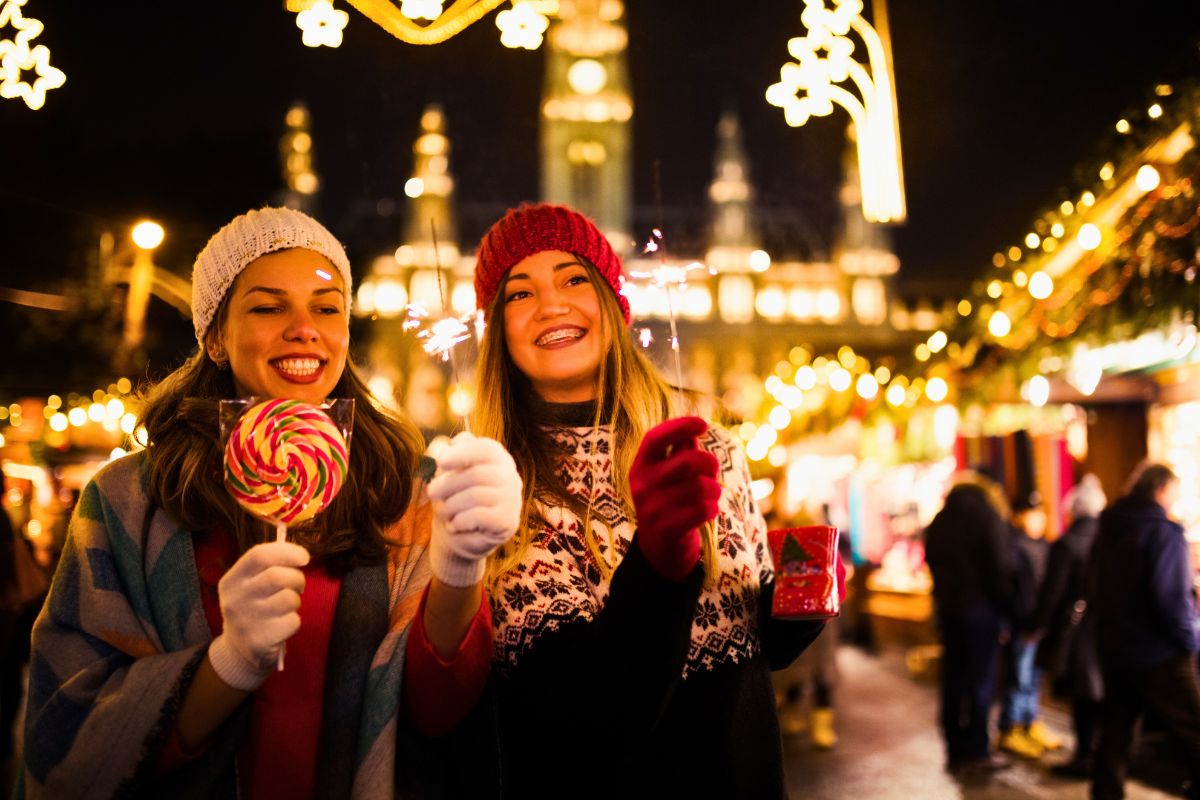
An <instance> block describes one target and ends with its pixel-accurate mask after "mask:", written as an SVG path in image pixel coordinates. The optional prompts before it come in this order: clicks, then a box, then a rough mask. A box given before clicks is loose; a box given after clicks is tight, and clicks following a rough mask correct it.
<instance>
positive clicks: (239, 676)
mask: <svg viewBox="0 0 1200 800" xmlns="http://www.w3.org/2000/svg"><path fill="white" fill-rule="evenodd" d="M308 558H309V556H308V551H307V550H305V549H304V548H303V547H301V546H300V545H298V544H292V543H291V542H270V543H269V544H260V545H255V546H254V547H251V548H250V549H249V550H247V551H246V552H245V553H243V554H242V557H241V558H239V559H238V560H237V562H236V563H235V564H234V565H233V566H232V567H230V568H229V571H228V572H226V573H225V577H223V578H221V582H220V583H218V584H217V595H218V596H219V598H220V601H221V616H222V617H223V618H224V627H223V630H222V632H221V635H220V636H218V637H217V638H216V639H214V640H213V643H212V644H210V645H209V646H208V660H209V661H210V662H212V666H213V670H214V671H215V672H216V673H217V676H218V677H219V678H220V679H221V680H223V681H225V683H227V684H229V685H230V686H232V687H233V688H235V689H242V690H245V691H253V690H255V689H257V688H258V687H259V686H262V684H263V681H265V680H266V679H267V676H268V675H270V674H271V672H272V671H273V670H274V669H275V661H276V659H277V658H278V657H279V653H280V652H281V651H282V650H283V643H284V642H286V641H287V640H288V639H290V638H292V636H293V635H294V634H295V633H296V631H298V630H300V614H299V613H297V612H298V611H299V609H300V593H301V592H302V591H304V573H303V572H301V571H300V569H299V568H300V567H303V566H304V565H305V564H307V563H308Z"/></svg>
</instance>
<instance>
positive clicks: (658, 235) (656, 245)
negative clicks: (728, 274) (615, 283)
mask: <svg viewBox="0 0 1200 800" xmlns="http://www.w3.org/2000/svg"><path fill="white" fill-rule="evenodd" d="M642 252H643V253H647V254H649V253H657V254H658V256H659V258H660V259H661V263H660V264H659V265H658V266H657V267H655V268H654V269H652V270H649V271H644V270H630V271H629V276H630V277H631V278H638V279H640V280H648V281H649V282H650V285H652V286H654V287H656V288H659V289H662V290H663V291H664V292H665V293H666V296H667V319H668V320H670V323H671V352H672V353H673V354H674V357H675V383H676V386H677V387H678V388H679V389H683V364H682V362H681V361H680V357H679V330H678V328H677V327H676V325H675V301H674V298H673V297H672V296H671V289H672V287H674V288H676V289H679V290H680V291H683V290H684V289H686V288H687V283H688V275H689V274H690V273H692V272H697V271H702V272H704V273H705V274H708V275H716V274H717V272H716V270H714V269H712V268H711V267H707V266H705V265H704V264H701V263H700V262H698V261H694V262H692V263H691V264H685V265H683V266H678V265H674V264H668V263H667V251H666V248H665V247H663V234H662V229H661V228H654V229H653V230H652V231H651V233H650V240H649V241H647V242H646V245H645V247H643V248H642ZM650 341H652V336H651V335H650V329H649V328H643V329H642V331H641V342H642V347H648V346H649V345H650Z"/></svg>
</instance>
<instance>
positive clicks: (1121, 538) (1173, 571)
mask: <svg viewBox="0 0 1200 800" xmlns="http://www.w3.org/2000/svg"><path fill="white" fill-rule="evenodd" d="M1092 558H1093V560H1094V563H1095V570H1096V575H1095V584H1094V586H1093V587H1092V589H1093V590H1092V592H1091V594H1090V597H1089V603H1088V604H1089V608H1090V609H1093V610H1094V611H1095V612H1096V630H1097V639H1098V645H1099V650H1100V658H1101V661H1102V662H1103V663H1104V667H1105V669H1130V668H1132V669H1147V668H1150V667H1154V666H1157V665H1158V664H1161V663H1162V662H1163V661H1165V660H1166V659H1168V658H1170V657H1172V656H1178V655H1186V654H1190V653H1194V652H1196V649H1197V647H1196V644H1197V643H1196V629H1195V625H1196V600H1195V594H1194V589H1193V585H1192V581H1193V574H1192V566H1191V559H1190V555H1189V553H1188V545H1187V541H1186V540H1185V539H1184V536H1183V528H1182V527H1181V526H1180V525H1179V524H1178V523H1177V522H1174V521H1172V520H1171V519H1169V518H1168V517H1167V513H1166V511H1164V510H1163V508H1162V506H1160V505H1158V504H1157V503H1153V502H1151V503H1146V502H1139V501H1136V500H1133V499H1131V498H1128V497H1123V498H1121V499H1120V500H1118V501H1117V502H1116V503H1114V504H1113V505H1112V506H1110V507H1108V508H1106V509H1105V510H1104V513H1103V514H1101V515H1100V530H1099V533H1097V534H1096V543H1095V546H1094V547H1093V549H1092Z"/></svg>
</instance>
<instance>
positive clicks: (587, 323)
mask: <svg viewBox="0 0 1200 800" xmlns="http://www.w3.org/2000/svg"><path fill="white" fill-rule="evenodd" d="M500 291H501V297H502V298H503V304H504V339H505V343H506V344H507V345H508V353H509V355H510V356H511V357H512V360H513V363H514V364H516V366H517V369H519V370H521V372H522V373H524V374H525V376H526V377H527V378H529V381H530V383H531V384H533V389H534V391H536V392H537V393H538V396H539V397H541V398H542V399H543V400H546V401H548V402H552V403H574V402H581V401H584V400H594V399H595V398H596V379H597V375H598V373H599V370H600V359H601V356H602V355H603V354H604V352H605V351H606V350H607V349H608V347H609V346H610V345H611V343H612V335H611V333H609V332H608V330H607V329H606V327H605V325H604V324H603V322H602V320H603V316H602V313H601V310H600V299H599V297H598V296H597V295H596V292H597V291H600V290H599V289H597V288H596V284H595V283H593V279H592V277H591V274H590V273H589V271H588V269H587V267H585V266H584V265H583V263H582V262H581V261H580V260H579V259H578V258H576V257H575V256H573V255H571V254H570V253H564V252H562V251H560V250H545V251H542V252H541V253H536V254H534V255H532V256H529V257H528V258H526V259H524V260H522V261H520V262H518V263H517V264H516V266H514V267H513V268H512V269H511V270H510V271H509V273H508V276H507V277H506V278H505V281H504V284H503V286H501V289H500Z"/></svg>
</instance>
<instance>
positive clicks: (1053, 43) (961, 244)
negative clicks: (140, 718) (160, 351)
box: [0, 0, 1200, 389]
mask: <svg viewBox="0 0 1200 800" xmlns="http://www.w3.org/2000/svg"><path fill="white" fill-rule="evenodd" d="M338 7H340V8H342V9H343V10H347V11H348V12H349V13H350V23H349V26H348V27H347V29H346V38H345V42H344V43H343V45H342V46H341V47H340V48H338V49H336V50H332V49H329V48H319V49H310V48H306V47H304V46H303V45H302V44H301V42H300V31H299V29H297V28H296V26H295V21H294V20H295V16H294V15H293V14H291V13H288V12H286V11H285V10H284V9H283V6H282V2H281V0H241V1H240V2H223V3H209V4H205V5H200V6H197V5H191V4H179V3H169V2H168V3H164V2H157V3H150V2H142V1H139V2H127V3H98V2H81V0H71V1H70V2H68V1H66V0H28V2H27V3H26V5H25V6H24V8H23V12H24V14H25V16H27V17H34V18H36V19H40V20H41V21H42V22H43V23H44V24H45V30H44V32H43V33H42V34H41V36H40V37H39V38H38V39H37V40H36V41H37V42H38V43H42V44H45V45H47V46H48V47H49V48H50V50H51V63H52V64H54V65H56V66H58V67H59V68H61V69H63V70H64V71H65V72H66V74H67V82H66V84H65V86H64V87H62V88H60V89H57V90H53V91H51V92H49V94H48V96H47V100H46V104H45V106H44V107H43V108H42V109H41V110H40V111H37V112H32V111H30V110H28V109H27V108H26V107H25V105H24V104H23V103H21V102H20V101H16V100H7V101H0V152H2V153H3V154H4V156H5V158H4V161H3V167H2V169H3V179H2V181H0V220H2V223H0V224H2V225H3V233H4V248H3V250H2V251H0V286H7V287H11V288H20V289H33V290H42V291H49V292H57V291H65V290H70V291H80V289H79V288H78V287H80V286H84V287H86V286H88V285H89V284H88V283H87V280H88V278H89V275H90V272H89V271H91V272H94V271H95V264H96V255H95V253H96V245H97V241H98V236H99V233H100V232H101V231H102V230H104V229H111V230H113V231H114V232H120V231H123V230H124V227H125V226H127V225H128V224H130V223H132V222H133V221H135V220H136V219H138V218H140V217H143V216H149V217H153V218H155V219H157V220H159V221H161V222H162V223H163V224H164V226H165V227H166V228H167V232H168V233H167V237H168V238H167V240H166V242H165V243H164V245H163V247H162V248H160V250H159V252H158V253H157V254H156V262H157V263H159V264H162V265H165V266H167V267H169V268H171V269H173V270H175V271H177V272H179V273H180V274H181V275H187V274H188V273H189V271H190V267H191V262H192V259H193V258H194V256H195V253H196V252H197V250H198V249H199V247H201V246H202V245H203V243H204V241H205V240H206V238H207V237H208V236H209V235H210V234H211V233H212V232H213V231H215V230H216V228H217V227H219V226H220V225H221V224H222V223H224V222H226V221H227V220H228V219H229V218H231V217H232V216H234V215H235V214H237V213H240V212H242V211H244V210H246V209H247V208H250V207H253V206H256V205H260V204H263V203H266V202H270V201H273V200H274V199H275V196H276V192H277V191H278V190H279V188H280V184H281V176H280V172H279V158H278V151H277V148H278V140H279V136H280V135H281V133H282V131H283V118H284V114H285V112H286V110H287V108H288V106H289V105H290V104H291V103H292V102H293V101H294V100H304V101H305V102H306V103H307V105H308V108H309V110H310V112H311V115H312V120H313V136H314V144H315V158H316V169H317V171H318V174H319V175H320V177H321V179H322V192H321V196H320V205H319V210H318V216H319V217H320V218H321V219H322V220H323V221H325V222H326V223H327V224H328V225H329V226H330V227H331V228H332V229H333V231H334V233H335V234H337V235H338V236H339V237H341V238H342V239H343V240H344V241H346V243H347V246H348V249H349V251H350V255H351V258H352V261H353V262H354V264H355V271H356V273H357V274H359V275H361V273H362V271H363V270H364V269H365V266H366V265H367V264H368V263H369V259H370V258H371V257H373V256H374V255H376V254H378V253H387V252H390V251H391V249H393V248H394V247H395V245H396V244H397V243H398V241H399V238H400V231H401V225H402V222H403V217H402V215H403V202H402V201H403V199H404V198H403V194H402V187H403V184H404V181H405V180H406V179H407V177H408V176H409V174H410V170H411V167H412V156H411V148H412V142H413V139H414V137H415V136H416V134H417V131H418V121H419V118H420V114H421V110H422V108H423V107H424V106H425V104H427V103H431V102H437V103H441V104H442V105H443V107H444V109H445V111H446V116H447V121H448V131H447V132H448V134H449V136H450V139H451V143H452V147H453V152H452V154H451V161H450V165H451V166H450V168H451V171H452V172H453V174H454V176H455V178H456V192H457V194H456V202H457V206H458V209H459V212H460V215H461V220H462V224H461V231H460V233H461V239H462V245H463V247H464V249H469V248H471V247H472V246H473V244H474V242H475V241H476V240H477V238H478V236H479V235H480V234H481V233H482V232H483V230H484V229H485V228H486V226H487V225H488V224H489V223H490V222H491V221H492V220H494V219H495V217H496V216H497V215H498V214H499V213H501V212H502V211H503V209H504V208H505V207H507V206H509V205H514V204H516V203H518V202H520V201H522V200H526V199H532V198H535V197H536V196H537V194H538V178H537V171H538V108H539V98H540V93H541V87H542V66H543V55H542V52H541V51H535V52H530V51H524V50H520V51H517V50H508V49H506V48H504V47H502V46H501V45H500V43H499V31H498V30H497V29H496V26H495V23H494V18H495V14H494V13H493V14H490V15H489V16H488V17H486V18H485V19H484V20H482V21H480V22H478V23H476V24H475V25H473V26H472V27H470V28H468V29H467V30H466V31H465V32H464V33H462V34H460V35H458V36H457V37H455V38H453V39H451V40H449V41H448V42H446V43H443V44H440V45H437V46H433V47H418V46H413V45H407V44H404V43H402V42H400V41H399V40H396V39H394V38H392V37H391V36H389V35H388V34H387V33H385V32H384V31H383V30H382V29H380V28H379V27H377V26H376V25H375V24H374V23H372V22H370V21H369V20H368V19H367V18H366V17H364V16H362V15H361V14H360V13H359V12H358V11H356V10H355V9H353V8H351V7H349V6H348V4H346V3H345V2H339V3H338ZM1197 9H1198V6H1197V4H1196V2H1195V0H1163V1H1162V2H1143V3H1138V4H1132V3H1124V4H1116V3H1106V2H1099V3H1097V2H1050V1H1049V0H1045V1H1043V2H1033V1H1032V0H1006V2H990V1H989V2H983V1H979V2H976V1H975V0H971V1H970V2H956V1H955V0H941V1H935V0H892V2H891V3H890V4H889V11H890V18H891V27H892V39H893V47H894V59H895V69H896V86H897V96H898V103H899V108H900V135H901V141H902V147H903V155H904V173H905V182H906V191H907V196H908V213H909V219H908V222H907V223H906V224H905V225H903V226H901V227H899V228H898V229H897V230H896V232H895V243H896V249H897V252H898V254H899V256H900V258H901V264H902V267H901V273H900V287H899V288H900V291H901V292H902V293H905V294H909V295H913V294H919V293H922V292H927V291H929V292H937V293H945V292H947V291H950V292H954V291H961V290H963V289H965V287H966V285H967V284H968V283H969V282H970V280H971V279H972V278H973V277H975V276H976V275H978V274H980V273H982V272H984V271H985V270H986V269H988V266H989V264H990V260H991V255H992V253H993V252H994V251H996V250H998V249H1003V248H1006V247H1007V246H1009V245H1011V244H1015V243H1018V242H1019V241H1020V240H1021V238H1022V237H1023V236H1024V234H1025V232H1026V231H1027V230H1029V226H1030V223H1031V221H1032V219H1033V218H1034V216H1035V215H1036V214H1037V213H1039V212H1040V211H1042V210H1043V209H1045V208H1047V207H1048V206H1050V205H1056V204H1057V203H1058V202H1059V201H1060V200H1061V199H1063V198H1065V197H1068V196H1078V192H1079V191H1080V190H1081V189H1082V188H1085V187H1086V184H1085V183H1080V182H1079V179H1078V174H1077V173H1080V172H1081V171H1086V172H1087V173H1090V174H1091V175H1095V168H1096V167H1098V165H1099V164H1101V163H1103V162H1104V161H1105V160H1107V159H1108V158H1110V157H1112V155H1113V152H1112V151H1113V148H1114V146H1115V142H1114V140H1115V139H1116V138H1117V136H1116V133H1115V131H1114V130H1113V124H1114V122H1115V121H1116V120H1117V119H1118V118H1120V117H1121V116H1128V117H1129V119H1130V120H1131V122H1132V123H1133V124H1134V126H1135V129H1136V127H1137V125H1138V124H1139V121H1141V120H1144V115H1145V109H1146V107H1147V106H1148V105H1149V104H1150V103H1151V102H1153V100H1154V99H1155V98H1154V96H1153V89H1154V86H1155V84H1156V83H1159V82H1163V81H1177V80H1179V79H1180V78H1181V76H1187V75H1191V76H1195V75H1196V73H1197V65H1200V58H1198V50H1197V42H1198V40H1200V12H1198V10H1197ZM801 10H802V3H801V2H800V0H771V1H770V2H765V0H760V1H759V2H751V1H750V0H747V1H746V2H740V3H729V2H718V0H689V1H688V2H683V0H678V1H674V0H673V1H671V2H668V0H629V2H627V7H626V14H627V24H628V28H629V51H628V56H629V68H630V74H631V76H632V81H633V95H634V107H635V115H634V122H633V125H634V130H633V138H634V159H635V169H636V175H637V178H636V185H635V203H636V205H637V207H638V214H637V218H638V219H639V220H642V219H647V218H649V217H650V216H652V214H653V208H654V205H655V189H654V182H653V178H652V175H653V171H654V170H653V164H654V162H655V161H658V162H660V165H661V175H662V178H661V185H662V195H663V203H664V205H665V206H666V214H667V219H668V220H669V219H670V218H671V216H672V215H673V214H674V215H690V216H692V217H695V216H697V215H698V214H702V213H703V209H704V206H705V204H706V191H707V184H708V181H709V180H710V178H711V174H712V157H713V146H714V140H715V126H716V122H717V119H718V116H719V115H720V114H721V112H722V111H723V110H724V109H733V110H736V111H737V112H738V113H739V115H740V117H741V120H742V124H743V130H744V136H745V142H746V146H747V149H748V151H749V155H750V161H751V178H752V180H753V182H754V183H755V186H756V190H757V197H758V202H759V204H760V205H761V206H762V207H763V208H764V209H765V210H766V211H767V212H769V213H770V214H771V215H773V216H774V217H776V218H778V217H781V216H782V217H789V215H791V216H792V217H794V219H795V220H796V225H797V228H798V229H800V230H803V231H806V232H808V233H809V234H810V236H809V239H808V241H807V243H806V246H807V247H808V249H809V250H812V251H817V254H819V251H820V250H821V249H822V248H825V249H827V248H828V246H829V240H830V238H831V236H832V231H833V228H834V225H835V221H836V216H835V214H836V206H835V203H834V196H835V192H836V187H837V183H838V181H839V171H840V166H839V160H840V153H841V149H842V141H841V136H842V129H843V127H844V125H845V121H846V116H845V113H844V112H843V111H842V110H841V109H835V111H834V114H833V116H832V117H829V118H825V119H820V120H815V121H813V122H810V123H809V124H808V125H806V126H805V127H803V128H799V129H792V128H789V127H787V125H786V124H785V123H784V120H783V113H782V110H781V109H778V108H775V107H772V106H769V105H768V104H767V103H766V100H765V99H764V97H763V93H764V91H765V90H766V87H767V86H768V85H770V84H771V83H773V82H775V81H777V80H778V76H779V67H780V65H781V64H783V62H784V61H785V60H789V56H788V54H787V40H788V38H789V37H792V36H798V35H801V34H802V33H803V28H802V26H801V24H800V20H799V12H800V11H801ZM380 200H383V201H384V203H382V204H381V203H380V202H379V201H380ZM388 200H395V201H396V202H395V203H394V204H393V206H389V204H388V202H387V201H388ZM391 207H394V209H395V210H394V211H391V212H390V213H387V212H389V209H390V208H391ZM381 211H383V212H385V213H382V214H381V213H380V212H381ZM789 218H791V217H789ZM668 235H670V232H669V231H668ZM783 255H787V254H786V253H784V254H783ZM947 286H948V287H949V289H947ZM85 290H86V289H85ZM91 291H95V289H94V286H93V289H92V290H91ZM102 301H103V298H101V299H99V300H98V299H96V298H92V299H91V302H93V304H95V303H97V302H102ZM152 306H161V304H152ZM60 316H61V315H55V314H52V313H50V312H44V311H30V310H27V309H23V308H19V307H16V306H12V305H8V304H0V317H2V318H3V319H4V322H3V323H0V325H2V327H0V334H3V335H5V336H6V338H7V339H8V341H9V342H10V345H9V353H10V356H9V357H8V358H6V359H4V362H3V363H4V366H3V372H0V388H10V389H16V388H18V384H20V383H21V382H22V381H23V380H25V379H28V380H30V381H32V377H31V376H32V375H33V373H36V372H38V371H39V370H41V369H43V368H44V367H45V365H46V363H47V358H50V359H55V358H57V359H60V362H59V366H60V367H61V366H63V364H64V362H66V361H70V360H71V359H72V358H73V357H74V356H73V355H72V354H73V353H75V354H76V355H77V354H78V353H79V352H81V351H80V350H79V348H80V347H81V346H83V345H85V344H86V343H80V342H79V341H78V340H79V338H80V337H81V336H82V337H84V338H86V336H87V334H86V329H81V331H80V332H79V333H78V334H76V335H75V336H74V339H75V341H74V343H72V341H71V337H70V336H68V337H66V339H65V343H64V344H62V345H61V346H60V347H59V349H58V350H56V351H53V352H51V353H50V354H49V355H47V352H45V349H46V348H47V347H51V345H50V343H49V340H50V339H52V338H54V337H53V336H51V335H50V334H51V332H53V331H57V330H58V329H59V328H61V327H62V325H63V324H65V323H64V322H63V320H62V319H59V318H58V317H60ZM178 319H179V315H178V314H177V313H175V312H174V311H172V310H170V309H164V308H152V317H151V325H154V324H155V322H156V320H158V321H161V322H162V324H164V325H166V326H168V327H172V328H174V327H179V328H180V330H181V331H182V335H178V336H176V334H177V332H173V333H172V334H171V335H172V336H176V338H177V339H178V341H179V342H181V343H182V344H181V346H184V347H186V343H187V333H188V331H189V330H190V327H189V326H188V325H187V324H186V323H180V322H176V321H172V320H178ZM60 333H61V332H60ZM152 366H153V365H152Z"/></svg>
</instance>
